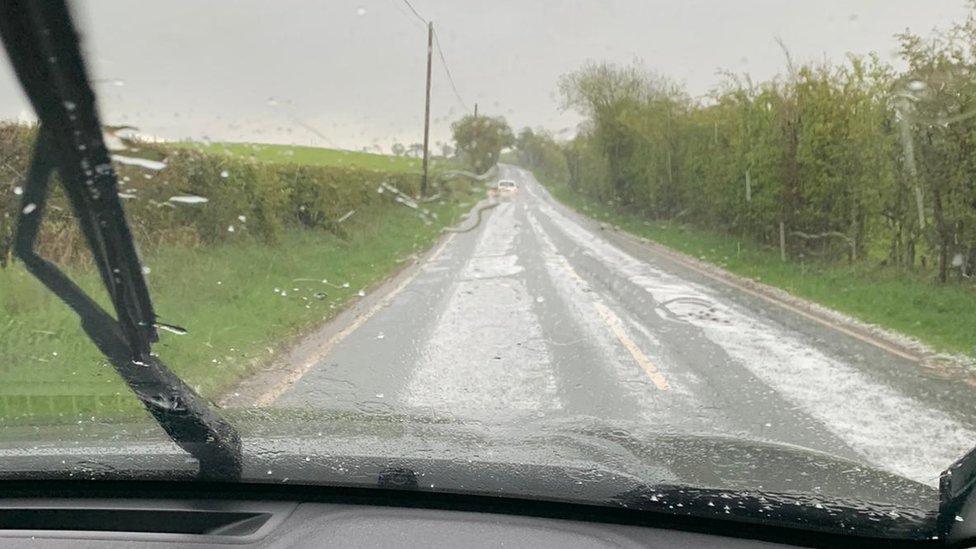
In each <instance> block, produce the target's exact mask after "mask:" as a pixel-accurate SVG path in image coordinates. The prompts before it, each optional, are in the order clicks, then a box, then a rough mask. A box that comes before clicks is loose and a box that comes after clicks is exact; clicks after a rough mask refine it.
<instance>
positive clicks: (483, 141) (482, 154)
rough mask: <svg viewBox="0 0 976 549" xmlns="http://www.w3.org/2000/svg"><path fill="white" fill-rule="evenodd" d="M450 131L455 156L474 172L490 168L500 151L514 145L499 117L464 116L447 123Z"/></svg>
mask: <svg viewBox="0 0 976 549" xmlns="http://www.w3.org/2000/svg"><path fill="white" fill-rule="evenodd" d="M451 132H452V133H453V136H454V143H455V145H456V150H457V152H458V154H459V155H460V156H461V157H462V159H463V160H464V161H465V162H467V163H468V164H469V165H470V166H471V167H472V168H473V169H474V171H476V172H478V173H482V172H485V171H487V170H488V169H490V168H491V167H492V166H494V165H495V164H496V163H497V162H498V157H499V155H500V154H501V152H502V149H505V148H508V147H511V146H513V145H515V135H514V134H513V133H512V129H511V128H510V127H509V126H508V122H506V121H505V119H504V118H503V117H501V116H496V117H489V116H465V117H463V118H461V119H460V120H457V121H456V122H454V123H453V124H451Z"/></svg>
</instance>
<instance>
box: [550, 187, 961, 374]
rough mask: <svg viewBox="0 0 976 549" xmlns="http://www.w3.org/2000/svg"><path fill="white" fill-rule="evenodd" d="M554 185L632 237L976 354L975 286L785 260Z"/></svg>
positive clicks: (572, 202) (559, 194) (564, 197)
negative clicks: (649, 240) (638, 237)
mask: <svg viewBox="0 0 976 549" xmlns="http://www.w3.org/2000/svg"><path fill="white" fill-rule="evenodd" d="M549 188H550V190H551V192H552V194H553V195H554V196H555V197H556V198H558V199H559V200H560V201H562V202H563V203H565V204H567V205H569V206H571V207H573V208H574V209H576V210H578V211H581V212H583V213H585V214H587V215H589V216H591V217H593V218H596V219H601V220H605V221H607V222H609V223H611V224H614V225H617V226H619V227H620V228H621V229H623V230H626V231H628V232H630V233H632V234H636V235H639V236H644V237H646V238H649V239H651V240H654V241H656V242H659V243H661V244H664V245H665V246H668V247H670V248H673V249H675V250H678V251H680V252H684V253H686V254H688V255H691V256H694V257H697V258H699V259H702V260H704V261H708V262H710V263H714V264H716V265H718V266H720V267H722V268H724V269H726V270H728V271H731V272H733V273H736V274H738V275H742V276H745V277H748V278H751V279H754V280H757V281H760V282H763V283H765V284H769V285H771V286H776V287H778V288H782V289H784V290H786V291H788V292H789V293H791V294H793V295H796V296H799V297H802V298H805V299H809V300H810V301H814V302H817V303H820V304H823V305H825V306H827V307H830V308H832V309H834V310H837V311H841V312H843V313H846V314H848V315H851V316H853V317H855V318H858V319H860V320H863V321H865V322H870V323H872V324H877V325H879V326H883V327H885V328H889V329H891V330H894V331H897V332H901V333H903V334H906V335H909V336H912V337H915V338H918V339H919V340H920V341H923V342H925V343H926V344H928V345H930V346H932V347H933V348H935V349H937V350H939V351H947V352H952V353H960V354H965V355H969V356H971V357H976V291H974V289H973V287H972V286H968V285H961V284H956V283H950V284H947V285H939V284H937V283H936V282H934V274H919V273H905V272H901V271H893V270H891V269H885V268H880V267H874V268H872V267H870V266H867V265H854V266H850V265H846V264H823V263H819V262H807V263H799V262H793V261H790V262H785V263H784V262H782V261H780V257H779V251H778V250H775V249H770V248H765V247H762V246H760V245H758V244H756V243H755V242H751V241H748V240H742V239H738V238H734V237H730V236H728V235H723V234H717V233H714V232H709V231H704V230H701V229H697V228H694V227H689V226H686V225H680V224H671V223H662V222H652V221H648V220H647V219H645V218H643V217H640V216H637V215H634V214H630V213H626V212H620V211H617V210H615V209H613V208H611V207H610V206H608V205H606V204H604V203H600V202H597V201H595V200H590V199H588V198H586V197H584V196H582V195H580V194H578V193H575V192H573V191H572V190H571V189H569V188H568V187H567V186H565V185H550V186H549Z"/></svg>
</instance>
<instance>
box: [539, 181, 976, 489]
mask: <svg viewBox="0 0 976 549" xmlns="http://www.w3.org/2000/svg"><path fill="white" fill-rule="evenodd" d="M532 194H533V196H534V197H536V198H537V199H538V200H539V201H540V202H541V204H540V207H539V209H540V211H541V212H542V213H544V214H545V215H546V216H547V217H549V218H550V219H551V220H552V221H553V223H554V224H555V225H556V226H557V227H559V228H560V230H562V231H563V232H564V233H565V234H566V235H567V236H569V237H570V238H571V239H572V240H573V241H575V242H576V243H577V244H578V245H580V246H581V247H583V248H585V249H586V250H587V251H589V252H590V253H591V254H593V255H594V256H595V257H596V258H598V259H599V260H600V261H601V262H602V263H603V264H604V265H606V266H607V267H608V268H611V269H614V270H616V271H617V272H618V273H620V274H622V275H623V276H625V277H626V278H628V279H629V280H630V281H631V282H633V283H634V284H636V285H638V286H639V287H641V288H643V289H644V290H645V291H647V292H648V293H649V294H650V295H651V296H652V297H653V299H654V300H655V301H657V302H658V303H663V302H666V301H668V300H670V299H674V298H677V297H691V298H694V299H701V300H705V301H708V302H709V303H711V304H712V306H713V307H714V308H715V311H714V313H713V316H715V317H719V318H721V319H724V320H725V321H727V322H728V323H723V322H715V321H714V320H708V319H702V318H699V317H696V316H693V315H687V316H682V320H683V321H685V322H688V323H690V324H692V325H694V326H696V327H698V328H699V329H701V331H702V334H703V335H704V336H705V337H706V338H708V339H709V340H710V341H712V342H713V343H715V344H717V345H719V346H721V347H722V348H723V349H724V350H725V351H726V352H727V353H728V355H729V356H730V357H731V358H733V359H734V360H736V362H738V363H739V364H741V365H742V366H743V367H745V368H748V369H749V370H750V371H751V372H752V373H753V374H754V375H756V376H757V377H758V378H759V379H761V380H763V382H765V383H766V384H768V385H769V386H770V387H772V388H773V389H775V390H776V391H778V392H779V393H780V394H781V395H783V396H784V397H785V398H786V399H788V400H790V401H792V402H794V403H796V404H797V405H799V406H800V407H801V408H802V409H803V410H805V411H806V412H807V413H809V414H810V415H811V416H813V417H815V418H817V419H818V420H820V421H821V422H822V423H823V424H824V425H825V427H826V428H827V429H829V430H830V431H831V432H833V433H834V434H836V435H837V436H838V437H840V438H841V439H842V440H844V441H845V442H847V443H848V444H849V445H850V446H851V447H852V448H853V449H854V450H855V451H856V452H858V453H860V454H861V455H862V456H864V457H865V458H866V459H867V460H868V461H869V462H871V463H874V464H875V465H878V466H880V467H883V468H886V469H888V470H891V471H894V472H896V473H898V474H901V475H903V476H905V477H908V478H911V479H914V480H917V481H919V482H924V483H927V484H936V483H937V480H938V475H939V473H940V471H942V470H943V469H945V468H946V467H947V466H948V465H949V464H950V463H952V462H953V461H955V460H956V459H957V458H958V457H959V456H961V455H963V454H964V453H965V452H966V451H968V450H969V449H970V448H971V447H972V444H973V440H976V433H973V432H972V431H970V430H969V429H967V428H966V427H965V426H963V425H962V424H960V423H959V422H957V421H955V420H954V419H952V418H951V417H950V416H948V415H947V414H945V413H943V412H941V411H939V410H933V409H930V408H927V407H925V406H924V405H922V404H920V403H919V402H917V401H915V400H914V399H912V398H910V397H907V396H905V395H903V394H901V393H900V392H898V391H896V390H894V389H892V388H891V387H888V386H885V385H881V384H879V383H876V382H874V381H873V380H872V379H871V378H869V377H868V376H866V375H864V374H862V373H861V372H858V371H857V370H856V369H854V368H853V367H851V366H849V365H847V364H844V363H841V362H839V361H837V360H834V359H832V358H830V357H828V356H826V355H824V354H823V353H822V352H820V351H819V350H817V349H816V348H814V347H811V346H809V345H807V344H805V343H804V342H803V341H801V340H800V339H799V338H797V337H796V335H795V334H793V333H790V332H789V331H787V330H784V329H781V328H780V327H778V326H775V325H773V324H771V323H769V322H766V321H763V320H761V319H758V318H756V317H754V316H751V315H750V314H749V313H748V312H746V311H744V310H743V309H741V308H740V307H738V306H735V305H733V304H729V303H722V302H721V301H720V300H719V298H718V296H717V295H715V294H714V293H713V292H711V291H710V290H708V289H706V288H705V287H703V286H700V285H698V284H694V283H692V282H688V281H686V280H683V279H681V278H678V277H677V276H674V275H671V274H668V273H665V272H663V271H660V270H658V269H655V268H653V267H651V266H650V265H648V264H647V263H645V262H642V261H640V260H638V259H635V258H634V257H632V256H630V255H629V254H627V253H625V252H623V251H622V250H620V249H619V248H617V247H616V246H614V245H612V244H610V243H609V242H607V241H605V240H604V239H602V238H599V237H597V236H596V235H594V234H593V233H592V232H590V231H588V230H586V229H584V228H583V227H581V226H580V225H579V224H578V223H576V222H575V221H573V220H571V219H569V218H568V217H566V216H564V215H563V214H561V213H560V212H558V211H557V210H556V209H555V208H553V207H552V206H551V205H549V204H547V203H545V202H546V201H545V199H544V198H542V197H541V196H539V195H538V194H537V192H536V191H534V190H533V191H532Z"/></svg>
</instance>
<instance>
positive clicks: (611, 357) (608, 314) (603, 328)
mask: <svg viewBox="0 0 976 549" xmlns="http://www.w3.org/2000/svg"><path fill="white" fill-rule="evenodd" d="M526 215H527V217H528V219H529V225H531V226H532V230H533V231H535V234H536V237H537V238H538V240H539V242H540V244H541V245H542V258H543V262H544V264H545V266H546V271H547V272H548V274H549V278H550V279H551V280H552V283H553V286H554V287H555V288H556V291H557V292H558V293H559V297H560V298H561V299H562V301H563V303H565V304H566V305H567V306H568V307H571V308H572V309H573V313H574V314H573V315H572V318H573V319H574V320H575V321H577V322H578V323H579V324H580V326H581V327H582V328H583V331H584V332H585V333H587V334H588V335H589V338H588V339H589V340H590V341H593V342H596V344H597V345H599V346H600V348H601V351H602V355H603V356H604V357H606V358H607V359H608V361H609V362H610V366H611V367H612V368H613V370H614V371H613V372H612V373H611V372H608V374H611V375H612V376H613V378H614V379H616V380H618V381H620V382H622V383H626V382H629V381H637V382H640V383H644V382H646V381H650V383H651V384H653V386H654V387H656V388H657V389H659V390H661V391H667V390H669V389H671V388H672V386H671V385H670V383H669V382H668V380H667V378H665V376H664V374H662V373H661V371H660V370H659V369H658V366H657V362H658V361H657V360H654V361H652V360H651V359H650V358H648V356H647V355H646V354H645V353H644V351H643V350H642V349H641V348H640V346H639V345H638V344H637V343H636V342H635V341H634V339H633V338H632V337H631V336H630V334H629V333H627V330H626V329H625V328H624V326H623V322H622V321H621V319H620V317H619V316H618V315H617V314H616V313H614V312H613V311H612V310H611V309H610V307H608V306H607V305H606V303H605V302H604V301H603V299H602V298H600V296H599V295H597V293H596V292H592V291H591V292H587V291H586V289H587V288H588V284H587V283H586V281H585V280H583V279H582V278H581V277H580V275H579V274H578V273H577V272H576V270H575V269H573V267H572V266H571V265H570V264H569V261H567V260H566V257H565V256H563V255H562V254H560V253H559V252H558V251H557V249H556V246H555V244H553V242H552V239H551V238H550V237H549V233H547V232H546V230H545V229H544V228H543V227H542V225H541V224H540V223H539V220H538V219H536V217H535V215H533V214H532V212H531V211H528V212H526ZM621 346H622V347H623V349H624V350H626V351H627V352H626V353H621V352H620V347H621ZM635 363H636V365H637V366H639V367H640V370H638V369H636V368H634V364H635ZM641 370H642V371H641ZM643 396H645V397H646V396H647V395H643Z"/></svg>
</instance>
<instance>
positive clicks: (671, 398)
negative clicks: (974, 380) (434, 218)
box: [274, 166, 976, 484]
mask: <svg viewBox="0 0 976 549" xmlns="http://www.w3.org/2000/svg"><path fill="white" fill-rule="evenodd" d="M501 171H502V174H501V175H502V177H504V178H510V179H514V180H515V181H517V182H518V184H519V187H520V190H519V192H518V193H517V195H516V196H515V197H514V198H513V199H512V200H510V201H503V202H502V203H501V204H500V205H499V206H497V207H495V208H493V209H491V210H487V211H485V212H484V213H485V217H484V219H483V221H482V223H481V224H480V225H478V226H477V228H476V229H474V230H472V231H470V232H465V233H457V234H452V235H450V236H449V237H448V238H446V239H445V241H443V242H442V243H441V244H440V245H439V246H438V247H437V248H436V249H435V250H434V251H433V252H432V253H430V254H428V256H427V257H426V259H425V262H424V263H423V264H422V266H421V267H420V268H419V270H417V271H416V274H415V276H411V277H409V278H407V279H405V280H404V281H403V283H401V284H399V285H397V286H396V287H394V288H392V289H390V290H388V295H387V296H386V297H385V302H384V304H383V306H381V307H377V308H376V310H375V311H373V313H374V314H372V315H368V316H367V317H363V318H360V319H359V321H358V322H357V323H356V324H355V325H353V326H350V327H347V328H346V329H345V330H344V332H343V333H342V334H340V337H339V338H337V342H336V343H335V344H334V345H332V346H331V348H330V349H329V350H328V353H327V354H326V355H325V356H323V357H319V358H317V359H316V361H315V362H314V364H313V365H312V366H311V367H310V368H307V369H305V370H303V371H302V372H301V374H300V375H296V376H294V379H291V380H290V381H289V383H288V384H287V385H285V386H284V387H283V388H282V389H281V391H279V393H278V394H275V396H274V404H275V405H276V406H295V407H302V408H305V407H323V408H333V409H334V408H343V407H352V408H356V409H360V410H370V409H375V410H380V409H383V410H390V409H393V410H420V411H422V412H424V413H430V414H434V415H437V414H440V415H447V416H451V417H462V418H474V419H479V420H481V419H483V420H491V421H517V420H518V417H520V416H525V415H531V416H535V417H549V416H555V415H561V414H565V415H579V416H592V417H598V418H603V419H605V420H607V421H610V422H612V421H614V420H615V419H619V420H622V421H629V422H633V421H637V422H640V423H641V424H644V425H649V426H654V427H659V428H660V429H661V430H665V431H676V432H688V433H709V434H716V433H718V434H728V435H731V436H745V437H750V438H754V439H760V440H771V441H776V442H782V443H787V444H794V445H798V446H802V447H806V448H811V449H814V450H819V451H823V452H827V453H830V454H833V455H838V456H844V457H849V458H852V459H855V460H858V461H860V462H864V463H869V464H872V465H874V466H878V467H881V468H883V469H887V470H890V471H893V472H896V473H899V474H902V475H904V476H906V477H909V478H912V479H915V480H918V481H921V482H925V483H927V484H935V483H936V481H937V478H938V474H939V472H940V471H941V470H943V469H944V468H945V467H946V466H947V465H948V464H949V463H951V462H952V461H954V460H955V459H957V458H958V457H960V456H961V455H962V454H963V453H965V451H966V450H968V449H969V448H971V447H972V446H974V444H976V413H973V412H972V411H970V408H972V402H973V399H972V397H973V396H974V395H973V389H972V387H971V385H965V384H962V383H959V382H958V381H953V380H951V379H947V378H945V377H944V376H939V375H936V374H935V373H933V372H930V371H929V370H928V369H926V368H924V367H922V366H920V365H919V364H917V363H916V362H913V361H911V360H909V359H906V358H905V357H902V356H899V355H898V354H894V353H891V352H889V351H887V350H885V349H884V348H881V347H878V346H876V345H872V344H871V343H870V342H866V341H862V340H861V339H858V338H855V337H851V336H850V335H849V334H845V333H844V332H843V331H839V330H836V329H834V328H832V327H830V326H827V325H824V324H823V323H820V322H815V321H813V320H811V319H809V318H807V317H805V316H803V315H801V314H797V313H796V312H795V311H791V310H789V309H788V308H783V307H780V306H777V305H776V304H774V303H770V302H769V301H767V300H764V299H761V298H760V297H758V296H756V295H753V294H751V293H749V292H744V291H741V290H740V289H736V288H734V287H731V286H728V285H725V284H722V283H721V282H717V281H715V280H714V279H712V278H709V277H708V276H705V275H703V274H702V273H701V272H698V271H696V270H694V269H690V268H688V267H687V266H686V265H683V264H681V263H678V262H675V261H674V260H673V259H669V257H667V256H666V255H662V254H661V253H659V252H655V251H654V249H653V248H651V247H648V246H642V245H640V243H638V242H635V241H633V240H630V239H624V238H621V237H620V236H619V235H613V234H611V233H612V232H611V231H603V230H601V228H600V227H599V225H598V224H596V223H594V222H592V221H591V220H588V219H586V218H583V217H582V216H579V215H577V214H576V213H574V212H572V211H570V210H568V209H567V208H565V207H563V206H561V205H559V204H557V203H556V202H555V201H554V200H553V199H552V198H551V197H550V196H549V195H548V193H547V192H546V190H545V189H544V188H543V187H542V186H541V185H539V184H538V183H537V182H536V181H535V179H534V178H533V177H532V175H531V174H530V173H529V172H527V171H524V170H520V169H518V168H514V167H510V166H503V167H501Z"/></svg>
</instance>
